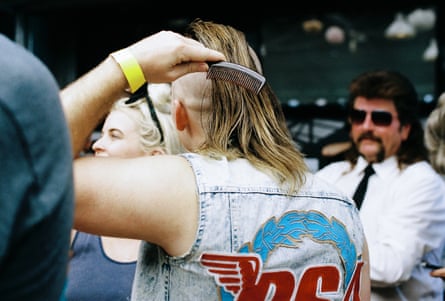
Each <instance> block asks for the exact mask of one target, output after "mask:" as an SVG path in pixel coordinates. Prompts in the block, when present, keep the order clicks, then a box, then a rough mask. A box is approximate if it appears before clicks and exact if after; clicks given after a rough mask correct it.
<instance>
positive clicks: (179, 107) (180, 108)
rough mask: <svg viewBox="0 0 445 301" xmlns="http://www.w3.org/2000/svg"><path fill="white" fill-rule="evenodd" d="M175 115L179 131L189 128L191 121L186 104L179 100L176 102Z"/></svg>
mask: <svg viewBox="0 0 445 301" xmlns="http://www.w3.org/2000/svg"><path fill="white" fill-rule="evenodd" d="M174 114H175V115H174V117H175V124H176V128H177V129H178V130H179V131H183V130H184V129H185V128H186V127H187V126H188V122H189V120H188V116H187V110H186V109H185V106H184V104H183V103H182V102H180V101H179V100H175V101H174Z"/></svg>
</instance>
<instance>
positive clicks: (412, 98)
mask: <svg viewBox="0 0 445 301" xmlns="http://www.w3.org/2000/svg"><path fill="white" fill-rule="evenodd" d="M358 96H363V97H366V98H368V99H369V98H384V99H388V100H392V101H393V103H394V106H395V107H396V110H397V114H398V118H399V120H400V123H401V125H407V124H410V125H411V130H410V133H409V136H408V138H407V139H406V140H405V141H403V142H402V144H401V145H400V148H399V150H398V151H397V160H398V162H399V166H400V167H401V166H402V165H404V164H412V163H415V162H418V161H423V160H425V161H427V160H428V152H427V149H426V147H425V144H424V140H423V139H424V135H423V127H422V124H421V123H420V120H419V117H418V114H417V113H418V105H419V99H418V95H417V92H416V89H415V87H414V85H413V84H412V83H411V81H410V80H409V79H408V78H407V77H405V76H404V75H403V74H401V73H400V72H397V71H390V70H375V71H367V72H365V73H362V74H360V75H359V76H357V77H356V78H354V79H353V80H352V81H351V83H350V85H349V102H348V106H347V107H348V110H351V109H352V108H353V106H354V102H355V99H356V98H357V97H358ZM358 155H359V154H358V151H357V149H356V148H355V146H353V147H352V148H351V150H350V152H348V153H347V155H346V158H347V159H348V160H350V161H351V162H352V163H354V164H355V162H356V161H357V157H358Z"/></svg>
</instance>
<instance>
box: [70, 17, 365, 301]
mask: <svg viewBox="0 0 445 301" xmlns="http://www.w3.org/2000/svg"><path fill="white" fill-rule="evenodd" d="M163 34H165V33H161V35H163ZM184 35H185V36H186V37H187V38H189V39H191V40H193V41H195V42H196V43H199V44H202V45H203V46H204V47H205V48H208V49H213V50H215V51H218V52H220V53H221V54H222V55H223V56H224V58H223V59H221V60H218V59H216V58H215V59H214V60H208V61H209V65H210V66H209V65H207V67H208V68H209V69H208V70H202V71H208V72H192V73H187V74H185V75H183V76H180V77H178V78H176V79H174V80H173V81H172V101H173V110H172V118H173V120H174V123H175V125H176V129H177V131H178V134H179V139H180V140H181V142H182V144H183V146H184V147H185V148H186V150H187V151H186V152H185V153H182V154H179V155H163V156H150V157H148V156H145V157H140V158H131V159H130V158H97V157H84V158H77V159H75V162H74V171H75V187H76V211H75V223H74V226H75V228H76V229H78V230H79V231H86V232H92V233H96V234H100V235H112V236H121V237H127V238H133V239H139V240H141V241H143V243H142V246H141V249H140V252H139V258H138V263H137V267H136V274H135V279H134V284H133V291H132V297H131V298H132V300H133V301H139V300H148V299H149V300H193V301H194V300H208V301H210V300H315V299H320V298H329V299H330V300H336V301H342V300H369V290H370V282H369V261H368V250H367V244H366V239H365V236H364V231H363V228H362V225H361V221H360V217H359V213H358V211H357V209H356V207H355V205H354V203H353V202H352V200H351V199H350V198H348V197H347V196H346V195H344V194H342V193H340V192H339V191H338V189H336V188H335V187H334V186H333V185H331V184H328V183H326V182H324V181H321V180H320V179H318V178H317V177H314V176H313V174H311V173H310V172H309V171H308V167H307V166H306V164H305V161H304V157H303V155H302V154H301V153H300V151H299V150H298V149H297V147H296V145H295V143H294V141H293V140H292V138H291V135H290V133H289V130H288V128H287V125H286V120H285V117H284V114H283V112H282V108H281V104H280V101H279V99H278V98H277V96H276V95H275V93H274V92H273V90H272V88H271V86H270V85H269V84H268V82H267V80H265V78H264V77H263V76H262V74H261V72H260V69H259V67H258V66H257V65H258V63H257V61H258V60H257V59H256V58H255V56H254V55H253V54H252V51H251V50H250V49H251V48H250V46H249V44H248V42H247V40H246V37H245V35H244V33H243V32H241V31H239V30H237V29H235V28H234V27H232V26H228V25H223V24H218V23H215V22H212V21H203V20H200V19H196V20H194V21H193V22H191V23H190V24H189V27H188V29H187V31H186V32H185V33H184ZM160 37H161V36H159V35H158V34H157V35H154V36H151V37H149V38H148V39H156V38H160ZM142 42H144V41H142ZM142 42H137V43H135V44H133V45H131V46H130V47H128V48H126V50H127V53H126V55H127V57H128V55H129V56H130V57H133V59H134V60H133V63H134V62H136V67H139V68H140V70H141V72H142V74H143V77H144V79H145V80H147V81H149V82H150V80H151V79H152V73H151V72H152V70H153V68H154V69H156V67H157V64H158V62H157V61H154V60H149V59H148V58H149V57H153V56H154V54H155V53H156V51H166V49H169V50H171V48H169V47H166V48H164V47H162V45H163V44H162V43H159V44H154V43H142ZM164 42H165V41H164ZM113 58H114V60H112V59H107V60H105V62H104V63H103V65H100V66H99V67H98V68H96V69H94V70H92V71H91V73H89V74H87V75H85V77H83V78H80V79H79V80H78V81H76V82H74V84H72V85H70V86H69V87H67V88H65V89H64V91H62V101H63V104H64V108H65V112H66V115H67V116H68V120H69V121H70V129H71V130H72V137H74V138H75V139H73V147H74V149H75V150H77V149H80V148H81V146H82V143H81V142H82V141H85V138H86V137H87V136H86V133H88V130H91V129H93V128H94V127H95V126H96V123H95V122H94V119H95V117H97V119H99V117H100V115H101V114H103V111H105V110H106V109H107V107H109V106H110V105H111V101H110V98H109V96H110V95H118V94H119V93H120V92H119V88H120V89H122V90H123V89H124V88H127V89H130V90H133V89H134V88H136V87H137V86H138V84H137V81H135V79H134V78H132V77H127V76H126V74H127V75H128V74H130V73H131V71H130V69H128V68H127V67H128V65H127V62H128V61H125V58H123V57H122V56H120V55H118V56H116V55H114V56H113ZM165 59H166V58H165V57H163V60H165ZM210 61H211V63H210ZM221 62H223V64H221ZM133 67H135V66H134V65H133ZM107 68H109V69H113V71H114V72H100V71H103V70H104V69H107ZM119 68H120V69H121V70H122V73H121V74H120V75H119V76H117V75H116V74H115V72H118V73H119V72H121V71H119ZM215 68H217V69H215ZM133 70H134V69H133ZM133 75H134V74H133ZM109 77H111V78H112V79H114V82H115V84H114V85H107V87H106V89H104V88H102V89H97V88H96V87H97V86H101V85H102V84H104V83H106V82H109ZM156 78H157V79H159V76H158V77H156ZM156 78H155V79H156ZM125 80H126V82H125ZM93 87H94V88H93ZM102 87H103V86H102ZM104 90H105V91H106V93H104ZM80 91H82V93H80ZM85 91H87V92H88V93H85ZM103 94H107V95H103ZM107 96H108V97H107ZM79 108H82V109H79ZM81 133H85V135H83V134H81ZM123 198H125V200H126V201H125V202H122V201H121V200H122V199H123Z"/></svg>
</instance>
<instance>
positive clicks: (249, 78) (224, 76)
mask: <svg viewBox="0 0 445 301" xmlns="http://www.w3.org/2000/svg"><path fill="white" fill-rule="evenodd" d="M209 66H210V68H209V71H208V72H207V78H208V79H217V80H224V81H230V82H232V83H234V84H237V85H239V86H241V87H244V88H246V89H248V90H250V91H252V92H254V93H255V94H258V93H260V91H261V88H262V87H263V86H264V83H265V82H266V78H265V77H264V76H262V75H261V74H259V73H258V72H255V71H253V70H252V69H249V68H247V67H244V66H241V65H238V64H234V63H229V62H218V63H209Z"/></svg>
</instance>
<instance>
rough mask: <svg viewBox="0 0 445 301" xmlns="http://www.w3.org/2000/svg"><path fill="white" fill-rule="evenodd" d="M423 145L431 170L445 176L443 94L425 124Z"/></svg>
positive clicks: (444, 101)
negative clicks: (426, 150)
mask: <svg viewBox="0 0 445 301" xmlns="http://www.w3.org/2000/svg"><path fill="white" fill-rule="evenodd" d="M425 144H426V147H427V149H428V151H429V159H430V163H431V165H432V166H433V168H434V169H435V170H436V171H437V172H438V173H440V174H443V175H445V93H442V95H441V96H440V97H439V100H438V101H437V106H436V108H435V109H434V110H433V111H431V113H430V115H429V116H428V118H427V120H426V124H425Z"/></svg>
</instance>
